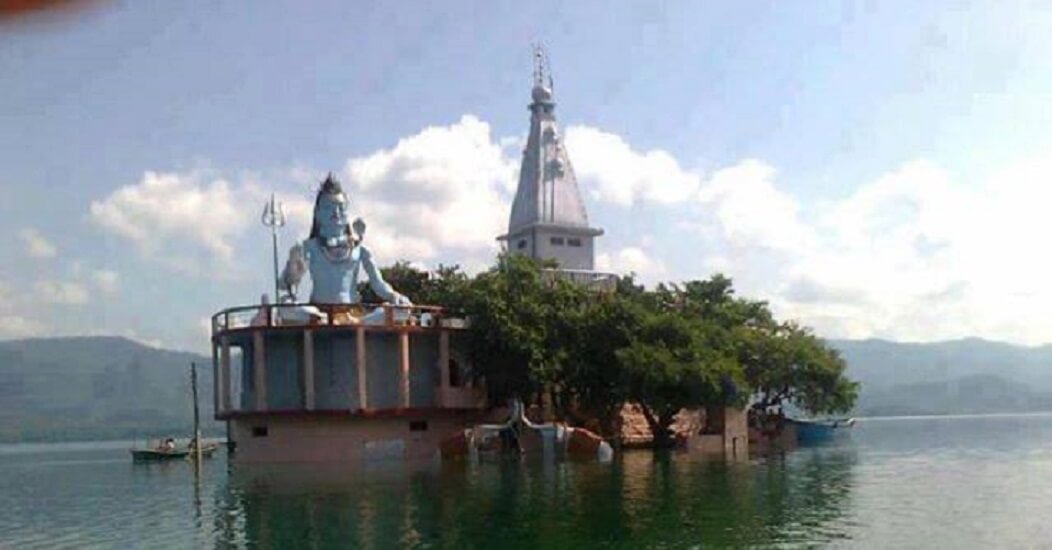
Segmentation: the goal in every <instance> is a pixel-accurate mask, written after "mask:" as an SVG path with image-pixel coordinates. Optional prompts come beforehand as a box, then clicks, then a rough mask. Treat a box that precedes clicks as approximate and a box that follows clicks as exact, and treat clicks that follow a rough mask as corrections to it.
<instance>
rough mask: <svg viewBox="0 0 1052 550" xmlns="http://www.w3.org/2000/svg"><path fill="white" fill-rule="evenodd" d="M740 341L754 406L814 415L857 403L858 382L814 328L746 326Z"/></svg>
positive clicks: (755, 407)
mask: <svg viewBox="0 0 1052 550" xmlns="http://www.w3.org/2000/svg"><path fill="white" fill-rule="evenodd" d="M736 341H737V343H738V357H739V361H740V362H741V364H742V365H743V367H744V370H745V375H746V379H747V380H748V381H749V384H750V385H751V387H752V388H753V391H754V394H755V402H754V404H753V408H754V409H757V410H760V411H767V410H768V409H771V408H773V407H781V406H782V405H785V404H791V405H794V406H796V407H798V408H800V409H802V410H804V411H806V412H808V413H810V414H835V413H844V412H847V411H849V410H851V408H852V407H854V404H855V400H856V398H857V397H858V383H856V382H853V381H851V380H849V379H848V378H847V377H846V376H845V371H846V369H847V365H846V363H845V362H844V360H843V358H841V357H840V354H839V352H837V351H836V350H835V349H833V348H831V347H829V346H828V345H826V343H825V342H824V341H822V340H821V339H820V338H818V337H816V336H815V335H814V334H813V333H812V332H811V330H810V329H807V328H805V327H801V326H799V325H797V324H795V323H785V324H781V325H769V326H767V327H759V328H754V327H742V328H740V329H739V330H738V331H736Z"/></svg>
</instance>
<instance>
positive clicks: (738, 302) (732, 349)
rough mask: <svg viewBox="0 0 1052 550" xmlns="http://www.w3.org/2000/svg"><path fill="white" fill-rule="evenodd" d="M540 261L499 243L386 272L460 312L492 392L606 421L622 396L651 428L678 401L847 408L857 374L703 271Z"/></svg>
mask: <svg viewBox="0 0 1052 550" xmlns="http://www.w3.org/2000/svg"><path fill="white" fill-rule="evenodd" d="M545 267H548V266H546V265H544V264H541V263H539V262H536V261H534V260H531V259H529V258H526V257H523V256H519V255H504V256H501V257H500V258H498V262H497V265H496V266H494V267H493V268H491V269H490V270H488V271H486V272H483V273H481V274H479V275H477V276H475V277H473V278H471V277H467V276H466V275H464V274H463V273H462V272H461V271H460V270H459V269H458V268H457V267H451V268H442V269H440V270H439V272H437V273H434V274H430V275H429V274H426V273H422V272H420V271H417V270H415V269H413V268H412V267H410V266H409V265H408V264H404V263H399V264H395V265H394V266H392V267H390V268H387V269H385V270H384V275H385V277H386V278H387V280H388V281H390V282H391V283H392V285H394V287H395V288H397V289H398V290H399V291H402V292H404V293H406V294H407V295H408V296H410V297H411V298H412V299H413V300H414V301H415V302H416V303H418V304H436V305H442V306H445V307H447V309H450V310H451V313H452V314H457V315H463V316H465V317H467V318H468V319H469V320H470V329H469V331H468V340H469V348H468V349H469V354H470V359H471V362H472V363H473V365H474V370H473V372H474V374H475V375H476V376H480V377H482V378H484V379H485V382H486V387H487V388H488V390H489V392H490V397H491V399H493V400H494V401H495V402H500V401H502V400H504V399H507V398H511V397H516V398H520V399H523V400H524V401H526V402H531V401H537V400H538V399H539V398H540V397H541V396H542V395H547V396H549V397H551V402H552V403H553V404H554V405H555V408H556V409H557V412H558V413H560V414H562V415H564V416H570V417H574V418H575V419H576V420H579V421H580V420H583V419H585V418H595V419H599V421H600V425H601V426H602V427H604V429H607V430H609V429H612V426H613V422H612V421H613V419H614V417H615V416H616V414H617V412H618V411H619V410H620V408H621V406H622V405H623V404H624V403H627V402H633V403H637V404H639V405H640V406H641V408H642V409H643V411H644V414H645V416H646V417H647V420H648V422H649V423H650V424H651V428H652V429H653V430H654V433H655V434H656V435H657V437H658V438H659V440H661V439H665V440H667V438H668V436H669V429H670V427H671V424H672V421H673V418H674V416H675V415H676V413H677V412H679V411H680V410H681V409H692V408H699V407H712V406H727V405H731V406H742V405H745V404H746V402H747V401H750V400H752V401H753V406H754V407H757V408H760V409H767V408H770V407H776V406H780V405H783V404H788V403H791V404H793V405H795V406H797V407H799V408H801V409H803V410H806V411H808V412H810V413H813V414H820V413H836V412H845V411H847V410H849V409H850V408H851V407H852V406H853V405H854V402H855V399H856V397H857V393H858V386H857V384H855V383H854V382H851V381H850V380H848V379H847V378H846V377H845V376H844V370H845V364H844V361H843V360H842V359H841V358H840V356H839V355H838V354H837V353H836V351H834V350H833V349H831V348H830V347H828V346H827V345H826V344H825V343H824V342H823V341H822V340H820V339H819V338H817V337H815V336H814V335H813V334H812V333H811V332H810V331H809V330H807V329H806V328H803V327H800V326H798V325H795V324H792V323H779V322H777V321H776V320H775V318H774V316H773V315H772V313H771V311H770V309H769V307H768V306H767V304H766V303H765V302H762V301H753V300H748V299H744V298H740V297H738V296H736V295H735V293H734V287H733V284H732V282H731V280H730V279H729V278H727V277H724V276H722V275H715V276H713V277H711V278H710V279H708V280H699V281H688V282H685V283H683V284H681V285H674V284H673V285H664V284H663V285H659V286H658V287H657V288H656V289H654V290H652V291H648V290H646V289H644V288H643V287H642V286H640V285H638V284H637V283H636V282H635V281H634V280H633V279H632V278H631V277H624V278H621V279H619V280H618V281H617V284H616V285H614V288H613V290H608V291H604V292H596V291H590V290H587V289H585V288H584V287H582V286H580V285H576V284H572V283H569V282H567V281H564V280H563V279H560V278H558V277H554V276H552V275H551V273H550V272H547V271H545V269H544V268H545Z"/></svg>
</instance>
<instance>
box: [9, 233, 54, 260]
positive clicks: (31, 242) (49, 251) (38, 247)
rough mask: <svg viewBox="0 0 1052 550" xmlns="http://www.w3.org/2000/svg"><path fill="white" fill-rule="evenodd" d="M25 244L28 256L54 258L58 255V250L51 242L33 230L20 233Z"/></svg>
mask: <svg viewBox="0 0 1052 550" xmlns="http://www.w3.org/2000/svg"><path fill="white" fill-rule="evenodd" d="M18 236H19V237H21V238H22V243H23V244H25V247H26V254H29V255H30V256H32V257H34V258H42V259H45V258H54V257H55V255H56V254H58V248H56V247H55V245H54V244H52V243H51V241H49V240H47V239H46V238H44V236H43V235H41V234H40V232H39V231H37V230H36V229H32V228H28V227H27V228H24V229H22V231H20V232H19V233H18Z"/></svg>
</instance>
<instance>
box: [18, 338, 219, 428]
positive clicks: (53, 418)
mask: <svg viewBox="0 0 1052 550" xmlns="http://www.w3.org/2000/svg"><path fill="white" fill-rule="evenodd" d="M191 361H197V364H198V376H199V381H200V384H199V390H200V391H201V395H200V402H201V417H202V419H203V422H204V424H203V427H204V428H205V429H208V430H209V431H212V432H218V429H219V425H218V423H215V422H214V421H212V420H211V417H212V361H211V359H209V358H206V357H203V356H200V355H196V354H192V353H185V352H176V351H167V350H161V349H155V348H151V347H147V346H144V345H142V344H139V343H137V342H133V341H131V340H128V339H125V338H115V337H83V338H79V337H78V338H41V339H30V340H15V341H7V342H0V441H41V440H78V439H100V438H134V437H147V436H162V435H174V436H180V437H187V436H189V434H190V430H191V429H192V424H193V411H192V400H191V392H190V362H191Z"/></svg>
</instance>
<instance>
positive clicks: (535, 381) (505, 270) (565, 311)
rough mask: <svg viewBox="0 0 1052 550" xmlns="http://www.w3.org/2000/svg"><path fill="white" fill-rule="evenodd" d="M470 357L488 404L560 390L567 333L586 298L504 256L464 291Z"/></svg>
mask: <svg viewBox="0 0 1052 550" xmlns="http://www.w3.org/2000/svg"><path fill="white" fill-rule="evenodd" d="M462 298H463V308H462V310H463V312H464V313H465V314H466V316H467V317H468V318H469V319H470V323H471V324H470V329H469V331H468V338H469V344H470V345H469V355H470V356H471V360H472V364H473V365H475V371H476V372H477V373H478V374H480V375H481V376H483V377H484V378H485V381H486V387H487V389H488V391H489V393H490V397H491V398H492V399H495V400H497V401H498V402H499V401H501V400H504V399H507V398H510V397H517V398H520V399H523V400H524V401H533V400H535V399H536V398H537V397H539V396H540V394H541V392H542V391H545V390H548V389H550V388H551V387H553V386H555V387H558V386H559V385H560V382H561V381H562V380H561V370H562V367H563V365H564V364H565V361H566V357H567V356H568V350H569V345H570V342H571V341H572V339H571V338H569V337H568V335H567V334H566V327H567V326H571V325H572V324H573V322H572V321H570V319H576V318H577V317H576V316H574V315H573V313H572V312H573V310H574V309H576V308H579V307H581V305H582V304H583V303H584V300H585V298H586V294H585V291H584V289H582V288H581V287H579V286H578V285H574V284H572V283H569V282H566V281H563V280H561V279H558V278H551V277H546V276H545V275H544V273H543V272H542V270H541V264H539V263H538V262H536V261H534V260H531V259H530V258H527V257H524V256H519V255H503V256H501V257H500V258H499V259H498V264H497V266H496V267H494V268H492V269H490V270H489V271H487V272H484V273H481V274H479V275H478V276H476V277H475V278H474V279H473V280H471V282H470V283H469V284H468V285H466V287H465V293H464V295H463V296H462Z"/></svg>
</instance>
